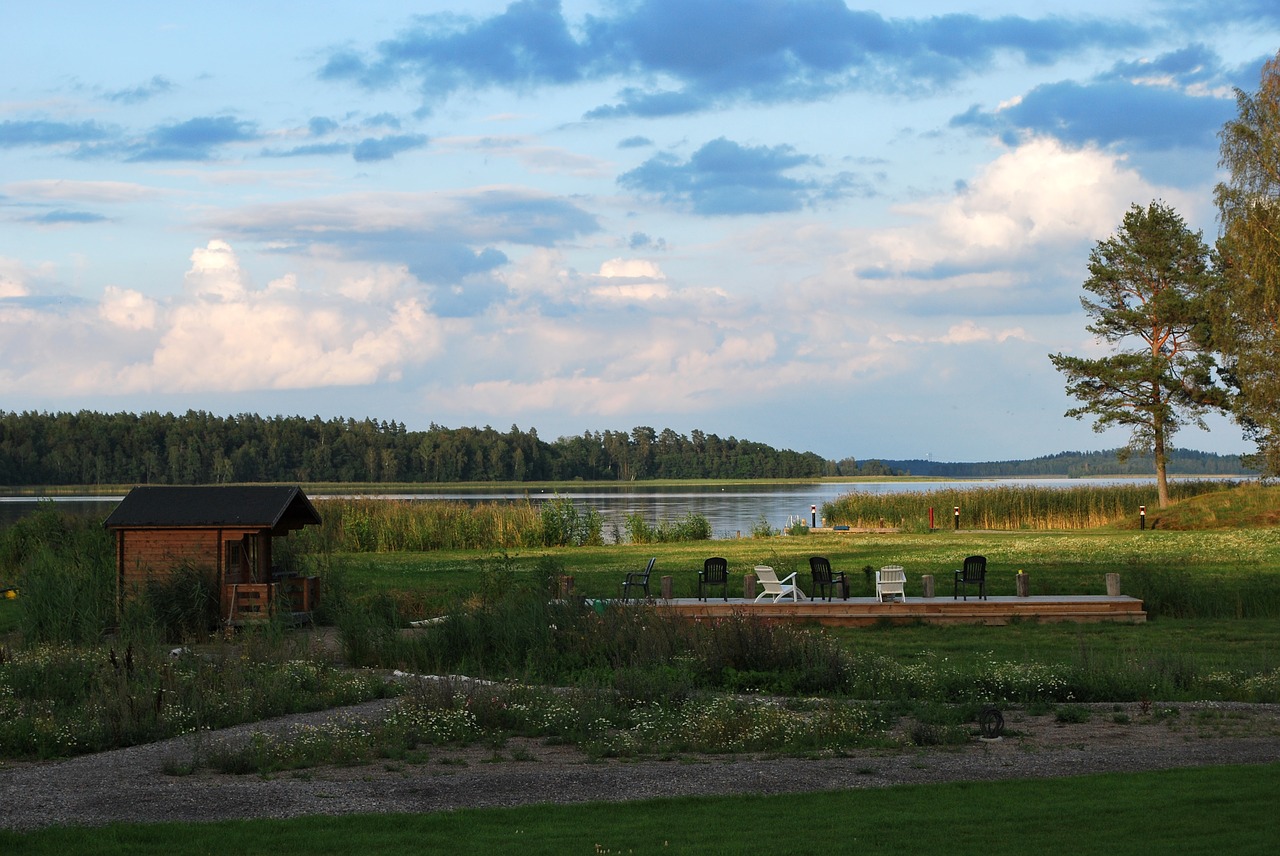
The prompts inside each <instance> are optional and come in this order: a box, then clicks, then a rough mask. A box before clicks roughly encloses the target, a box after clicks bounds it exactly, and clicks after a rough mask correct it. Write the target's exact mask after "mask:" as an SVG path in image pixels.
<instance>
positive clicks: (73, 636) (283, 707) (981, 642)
mask: <svg viewBox="0 0 1280 856" xmlns="http://www.w3.org/2000/svg"><path fill="white" fill-rule="evenodd" d="M1277 499H1278V497H1277V493H1276V492H1275V491H1274V490H1272V489H1269V488H1257V487H1234V488H1231V489H1227V490H1218V491H1215V492H1204V493H1201V494H1199V495H1197V496H1192V497H1188V498H1186V499H1184V500H1183V501H1182V502H1180V503H1178V505H1177V506H1175V507H1174V508H1171V509H1168V510H1166V511H1163V512H1161V513H1160V514H1159V515H1153V516H1152V517H1153V520H1152V523H1153V526H1152V527H1151V528H1148V529H1145V530H1139V529H1137V528H1136V527H1135V526H1134V525H1133V521H1131V520H1111V521H1110V522H1108V523H1107V524H1106V525H1102V526H1094V527H1092V528H1063V529H1050V530H1044V529H1039V528H1036V527H1026V528H1023V529H1018V530H994V529H984V530H972V529H963V530H959V531H955V530H951V529H945V528H942V529H938V530H935V531H924V532H915V531H910V532H896V533H882V532H876V533H866V532H855V531H850V532H838V533H837V532H809V531H808V530H800V531H793V532H792V534H787V535H781V534H773V533H770V534H769V535H768V536H765V537H752V538H739V539H733V540H724V541H708V540H705V539H703V538H701V537H699V536H696V535H695V536H694V538H695V539H694V540H662V539H659V538H645V539H642V540H645V541H647V542H646V543H638V544H637V543H624V544H607V545H606V544H602V543H600V542H599V541H598V539H597V538H596V537H595V534H594V533H595V532H596V530H595V529H594V528H593V525H592V522H591V517H590V514H589V513H588V512H582V511H580V510H578V509H575V508H571V507H565V506H564V505H561V506H559V507H558V508H556V510H555V515H556V519H555V520H552V521H550V522H551V523H552V524H553V525H554V527H557V528H555V529H554V531H555V532H557V533H559V534H558V535H557V537H556V538H547V537H545V535H546V532H547V531H548V529H547V523H548V521H547V520H546V519H543V513H542V512H540V513H539V514H537V515H534V516H533V517H525V518H523V519H524V520H525V523H524V524H522V525H524V526H526V529H523V530H522V529H519V528H502V531H504V532H508V533H510V532H522V533H524V534H521V535H520V536H519V538H514V539H513V540H511V541H510V542H508V543H505V544H503V545H501V546H493V545H488V546H483V547H476V546H466V545H462V546H457V545H455V546H452V547H448V548H438V549H429V550H428V549H416V550H408V549H403V548H396V549H391V547H393V546H395V543H394V539H392V538H389V537H388V536H387V535H385V534H379V532H380V530H381V528H385V529H386V531H387V532H390V531H394V530H399V529H403V530H405V531H410V530H413V531H427V530H428V529H429V528H430V527H427V526H426V525H425V524H424V523H422V522H419V523H415V524H413V526H410V525H409V523H408V522H406V515H412V514H421V513H422V510H421V508H420V507H415V508H413V509H409V508H405V507H399V506H400V504H393V506H392V507H391V508H381V507H380V506H378V505H370V504H367V503H366V504H360V505H358V506H355V507H351V508H348V507H343V509H342V511H341V512H340V513H338V514H330V513H329V511H328V510H325V511H322V514H324V515H325V516H326V526H328V527H331V528H330V529H328V531H326V532H324V533H318V536H314V537H312V539H311V540H308V539H305V538H290V539H289V540H288V541H287V542H285V544H287V548H285V547H284V545H283V544H282V556H283V557H284V559H285V560H287V561H289V562H291V563H296V565H297V566H299V567H301V568H303V569H305V570H306V571H307V572H311V573H317V574H318V575H320V577H321V579H322V581H323V585H324V592H323V603H324V607H323V609H322V610H321V611H320V613H319V614H318V615H317V619H318V620H319V621H320V622H321V623H322V625H324V628H328V629H327V630H326V629H324V628H322V629H321V631H320V632H323V633H327V634H331V635H332V637H333V638H334V639H335V640H336V645H335V647H334V648H333V649H332V650H334V651H336V656H335V655H334V654H332V653H326V652H324V651H322V650H320V649H317V648H315V647H314V646H311V645H310V644H308V641H307V640H308V634H307V633H302V632H299V631H295V630H290V629H289V628H287V627H286V626H284V625H283V624H281V623H279V622H276V623H272V624H268V625H265V626H262V627H258V628H252V629H248V630H245V631H242V632H241V633H240V635H239V636H238V637H237V638H235V639H234V640H230V641H228V640H227V639H226V638H225V637H224V636H223V635H222V634H221V633H218V632H215V631H216V626H215V625H214V624H211V622H210V617H209V607H210V598H213V602H214V603H216V593H211V592H209V591H207V590H206V588H202V586H204V587H207V586H208V581H207V580H203V581H202V579H201V577H200V575H199V574H198V573H194V572H193V573H191V574H189V575H185V576H184V575H179V576H178V577H176V578H175V579H174V580H171V581H170V582H169V583H167V584H165V585H163V586H157V587H156V589H155V590H154V591H149V592H147V593H146V596H144V597H141V598H138V599H137V600H135V601H132V602H131V605H130V607H129V608H128V609H126V610H125V612H124V613H123V614H117V613H116V612H115V610H114V607H113V606H112V605H111V602H110V598H111V580H112V578H113V573H114V570H113V568H112V566H111V562H110V543H109V540H107V539H105V536H104V535H103V533H102V531H101V528H100V527H94V526H87V527H86V526H84V525H82V524H77V523H75V522H74V521H69V520H65V519H61V518H59V517H58V516H57V515H56V514H55V513H53V512H48V513H44V514H41V515H37V516H36V518H34V519H33V520H32V521H31V522H29V523H26V524H23V525H19V526H15V527H12V528H11V529H10V530H6V531H5V532H4V533H0V562H3V563H4V566H5V567H8V568H19V569H21V570H20V573H19V575H18V577H17V583H18V585H19V590H20V596H19V597H18V598H17V599H16V600H0V633H3V634H4V642H3V644H0V723H3V725H0V758H6V757H7V758H21V759H29V758H57V757H66V756H68V755H73V754H77V753H80V752H85V751H98V750H100V749H104V748H110V747H112V746H122V745H130V744H132V743H137V742H144V741H148V740H153V739H157V738H159V737H164V736H174V735H178V734H184V733H191V732H194V731H199V730H203V729H208V728H215V727H221V726H223V725H228V724H232V723H235V722H246V721H253V720H255V719H257V718H261V717H265V716H271V715H276V714H279V713H282V712H289V711H291V710H308V709H318V708H322V707H325V706H330V705H337V704H347V703H351V702H353V701H357V700H362V699H367V698H375V697H379V696H380V695H385V694H387V693H398V692H401V690H400V689H399V688H397V687H394V686H393V685H390V684H388V683H387V682H385V681H383V680H381V679H380V677H378V676H380V675H381V674H382V673H383V671H382V670H387V669H404V670H406V671H415V672H430V673H451V674H467V675H472V676H475V677H487V678H494V679H500V680H502V681H503V682H504V683H503V684H502V685H501V686H502V689H501V690H500V691H494V692H487V693H485V694H484V697H483V698H479V697H474V696H473V694H470V693H469V692H468V691H467V690H466V688H465V687H462V686H454V685H442V687H440V688H438V690H437V691H434V692H412V693H408V694H406V695H404V697H403V698H402V699H401V701H400V703H399V706H398V713H397V715H396V716H394V717H392V718H391V719H389V720H388V723H387V724H386V725H385V727H384V728H383V729H380V730H375V731H374V732H373V733H371V734H369V735H368V736H367V737H361V738H360V739H356V735H354V734H353V733H350V732H342V731H338V732H333V733H325V734H311V735H308V737H307V738H306V739H298V740H295V741H286V742H284V743H281V744H271V745H267V744H258V745H256V746H254V747H253V749H252V751H249V752H246V753H241V754H235V753H232V754H230V755H226V756H220V757H212V756H210V757H205V758H201V759H198V760H197V762H196V765H195V766H196V767H199V766H205V767H208V768H210V769H216V770H221V771H224V772H236V773H257V774H261V775H270V774H274V773H276V772H278V771H281V770H288V769H298V768H301V767H306V766H309V765H312V764H316V763H325V762H329V761H332V759H333V758H334V757H337V754H338V752H339V749H341V752H342V753H344V757H347V758H348V759H349V761H350V762H351V763H378V762H380V761H383V760H385V759H404V758H406V757H410V758H411V757H413V756H414V754H415V753H418V752H421V751H423V749H424V748H425V747H430V746H436V745H442V744H444V745H455V744H456V745H467V744H470V743H474V742H478V741H479V742H484V743H485V744H492V745H501V744H502V742H503V741H504V740H506V739H509V738H511V737H513V736H521V737H533V738H537V739H543V740H551V741H556V742H560V743H568V744H572V745H576V746H579V747H580V748H581V749H582V750H583V751H584V752H586V753H587V755H588V756H590V757H601V758H604V757H636V758H641V757H672V756H674V757H679V756H680V755H681V754H684V753H707V752H710V753H733V752H741V751H749V750H752V749H760V748H762V747H767V748H769V749H770V750H772V751H782V752H787V753H797V754H806V753H812V752H830V751H841V750H843V749H847V748H849V747H854V746H880V745H888V738H887V734H888V733H889V730H890V727H891V726H892V725H893V724H894V723H898V722H900V721H901V720H902V719H903V718H904V717H907V718H910V719H911V720H912V721H914V722H915V723H917V727H915V728H913V729H911V730H910V731H909V732H908V733H909V735H910V737H909V740H910V741H913V742H915V743H916V744H917V745H935V744H937V743H948V742H965V741H968V740H971V739H972V738H973V734H974V729H975V725H974V723H975V719H976V715H977V712H978V711H979V710H980V709H982V708H983V707H986V706H990V705H995V706H998V707H1003V708H1013V707H1022V708H1026V709H1033V708H1034V709H1037V710H1040V711H1045V710H1048V711H1052V710H1055V709H1057V710H1060V711H1063V712H1064V713H1063V715H1069V713H1068V712H1069V711H1071V710H1073V709H1074V708H1075V706H1077V705H1079V704H1080V703H1083V702H1121V701H1138V700H1153V699H1155V700H1160V701H1162V702H1169V703H1176V702H1178V701H1185V700H1230V701H1250V702H1266V703H1276V702H1280V623H1277V622H1276V620H1275V619H1276V618H1280V537H1278V536H1277V534H1276V532H1275V530H1274V529H1271V528H1269V527H1268V526H1267V525H1265V524H1266V521H1267V520H1268V519H1269V517H1268V515H1270V514H1272V512H1271V509H1272V508H1273V507H1275V506H1276V505H1278V504H1280V503H1277ZM479 513H482V514H494V513H495V512H494V511H493V510H484V511H482V512H479ZM519 513H521V514H524V512H519ZM460 514H461V512H460V511H459V510H458V509H457V508H454V507H450V508H447V509H444V510H442V513H441V515H440V518H439V520H452V521H453V523H451V524H448V525H446V524H445V523H440V522H439V520H438V521H437V523H436V524H435V525H436V531H443V530H447V529H451V528H452V529H455V530H456V529H459V528H463V529H467V528H470V529H474V527H473V526H472V525H471V524H466V526H463V525H462V524H460V523H459V522H458V521H459V520H460V519H461V518H460V517H459V515H460ZM361 515H363V517H362V516H361ZM1126 516H1128V515H1126ZM361 520H363V521H364V522H363V523H361V522H360V521H361ZM388 521H396V522H395V523H394V525H393V524H392V523H390V522H388ZM1188 521H1192V522H1194V525H1195V526H1197V527H1199V528H1191V525H1190V524H1189V523H1188ZM339 524H340V525H339ZM646 528H647V529H648V530H649V531H650V532H654V531H661V530H662V529H663V527H662V526H661V522H657V523H647V524H646ZM674 529H675V527H668V531H674ZM693 529H694V530H696V529H697V527H696V526H695V527H693ZM641 531H643V530H641ZM530 532H537V533H538V534H537V536H536V537H535V536H533V535H530V534H529V533H530ZM504 537H505V536H504ZM548 542H554V543H548ZM972 553H981V554H984V555H986V556H987V557H988V560H989V578H990V588H991V591H992V593H993V594H1012V593H1013V590H1014V575H1015V574H1016V573H1017V572H1018V571H1019V570H1021V571H1024V572H1025V573H1027V574H1028V575H1029V576H1030V579H1031V589H1032V593H1033V594H1035V593H1056V594H1069V593H1102V592H1103V591H1104V585H1105V583H1104V578H1105V574H1107V573H1111V572H1114V573H1119V574H1120V575H1121V579H1122V588H1123V590H1124V592H1125V593H1126V594H1132V595H1134V596H1137V597H1140V598H1142V599H1143V600H1144V602H1145V603H1146V607H1147V609H1148V612H1149V615H1150V620H1149V622H1148V623H1147V624H1144V625H1137V626H1127V625H1126V626H1119V625H1079V626H1077V625H1056V624H1043V625H1041V624H1038V623H1034V622H1023V623H1021V624H1016V625H1011V626H1008V627H936V626H926V625H908V626H882V627H872V628H865V629H848V630H821V629H819V628H810V627H794V626H779V625H765V624H761V623H760V622H756V621H752V620H750V619H749V618H745V617H742V618H736V619H734V620H731V621H726V622H719V623H708V624H697V623H688V622H682V621H680V620H678V619H671V618H666V617H663V616H661V615H659V614H657V613H656V612H654V611H653V610H650V609H646V608H643V607H640V608H627V609H620V608H617V607H609V608H604V609H600V610H597V609H596V608H595V607H594V606H592V605H590V604H589V603H586V602H584V601H582V600H579V599H568V600H564V599H561V598H559V597H558V593H559V592H560V591H561V589H562V586H563V584H564V579H565V578H566V577H572V579H573V586H574V591H575V592H577V593H578V594H581V595H583V596H586V597H588V598H593V599H594V598H615V597H617V595H618V593H619V584H620V582H621V579H622V577H623V575H624V574H625V573H626V572H627V571H632V570H638V569H639V568H641V567H642V566H643V564H644V563H645V562H646V561H647V560H648V558H650V557H655V558H656V559H657V565H656V569H655V584H656V580H657V578H658V577H661V576H663V575H670V576H671V577H672V581H673V583H674V586H675V591H676V594H677V596H686V597H688V596H692V595H693V592H694V587H695V581H696V570H697V568H699V567H700V566H701V563H702V560H703V559H704V558H706V557H708V556H710V555H721V556H724V557H725V558H727V559H728V561H729V563H730V569H731V573H732V574H734V575H738V577H739V578H740V575H741V574H744V573H746V572H748V571H749V570H750V568H751V567H753V566H754V565H755V564H769V565H772V566H774V567H775V568H777V569H778V570H779V571H780V572H781V573H783V574H785V573H790V572H791V571H792V570H796V571H799V572H800V573H799V577H800V579H801V580H802V583H803V584H804V585H805V586H806V587H807V583H808V557H809V556H811V555H825V556H827V557H829V558H830V559H831V561H832V563H833V565H834V566H835V568H836V569H837V570H843V571H846V572H848V573H849V574H850V576H851V577H852V579H853V581H854V591H853V594H854V595H855V596H858V595H868V594H870V592H871V586H872V581H871V580H872V573H873V571H874V569H875V568H877V567H880V566H881V565H884V564H890V563H892V564H899V565H903V566H904V567H906V568H907V570H908V580H909V584H908V595H909V596H918V595H919V585H920V576H921V575H923V574H933V575H935V576H936V577H937V579H938V580H939V586H940V590H939V591H940V594H942V593H943V591H944V590H945V581H946V580H947V579H948V578H949V576H950V572H951V570H952V569H953V568H955V567H958V565H959V562H960V560H961V559H962V558H963V557H964V556H965V555H969V554H972ZM68 592H75V597H74V598H73V599H72V600H68V594H67V593H68ZM104 596H105V598H106V605H104V603H103V598H104ZM433 618H434V619H437V620H436V621H435V622H433V623H432V624H430V625H428V626H427V627H423V628H418V629H413V628H411V627H410V623H411V622H413V621H420V620H423V619H433ZM175 644H176V645H180V646H183V648H182V649H180V650H184V651H194V652H196V653H194V654H192V655H190V656H188V655H186V654H185V653H184V655H183V656H180V657H177V658H176V659H175V658H171V657H169V656H167V655H168V653H169V651H170V650H171V648H172V646H173V645H175ZM351 667H356V670H355V671H352V670H351ZM548 687H556V688H558V689H556V690H554V691H549V690H548V689H547V688H548ZM815 711H820V712H821V716H820V717H818V718H820V719H821V720H822V721H823V722H827V723H838V724H839V727H834V728H833V727H825V728H823V729H820V730H810V729H806V728H805V723H811V722H813V721H814V720H815V716H814V713H815ZM166 772H168V773H169V774H170V775H186V774H190V773H191V772H194V769H183V770H177V769H175V770H170V771H166ZM1198 774H1200V775H1206V776H1207V775H1209V773H1207V772H1202V773H1198ZM1189 775H1190V774H1189ZM1148 778H1149V777H1137V779H1138V780H1140V781H1143V782H1147V781H1148ZM1270 781H1274V780H1273V779H1272V780H1270ZM983 787H984V788H986V787H988V786H983ZM1140 787H1147V785H1146V784H1144V785H1141V786H1140ZM824 799H825V797H824ZM921 799H922V802H929V801H930V800H929V799H928V798H925V797H922V798H921ZM1068 801H1069V800H1068ZM577 810H581V811H587V809H565V810H564V811H568V812H572V811H577ZM630 810H631V809H628V811H630ZM557 811H560V810H557ZM677 814H678V813H677ZM35 840H36V839H35V838H32V839H30V841H31V842H34V841H35ZM51 840H52V839H51ZM690 840H692V839H690ZM815 840H816V839H815ZM806 843H808V842H807V841H806ZM691 846H692V845H691ZM780 846H781V845H780ZM784 849H785V848H784Z"/></svg>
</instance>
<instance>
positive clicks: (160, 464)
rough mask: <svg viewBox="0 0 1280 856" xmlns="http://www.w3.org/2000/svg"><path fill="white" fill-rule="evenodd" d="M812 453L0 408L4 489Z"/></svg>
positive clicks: (653, 468) (761, 469)
mask: <svg viewBox="0 0 1280 856" xmlns="http://www.w3.org/2000/svg"><path fill="white" fill-rule="evenodd" d="M833 467H834V464H831V463H829V462H827V461H824V460H823V459H822V458H821V457H820V456H818V455H816V454H814V453H812V452H794V451H791V450H788V449H774V448H773V447H771V446H767V445H765V444H763V443H754V442H751V441H748V440H738V439H737V438H735V437H728V438H721V437H718V436H716V435H715V434H705V433H703V432H701V431H694V432H692V433H691V435H690V436H688V437H686V436H684V435H682V434H677V433H676V432H675V431H672V430H670V429H665V430H663V431H660V432H659V431H654V429H652V428H649V427H645V426H640V427H637V428H634V429H632V430H631V431H629V432H628V431H603V432H599V431H597V432H585V433H583V434H581V435H578V436H574V437H561V438H559V439H557V440H556V441H555V442H553V443H548V442H545V441H543V440H542V439H540V438H539V437H538V434H537V432H536V431H533V430H529V431H521V430H520V429H519V428H518V427H516V426H514V425H513V426H511V429H510V430H509V431H507V432H501V431H497V430H495V429H493V428H491V427H488V426H485V427H484V428H445V427H442V426H439V425H431V426H430V427H429V428H428V429H427V430H426V431H409V430H408V429H407V428H406V427H405V425H404V424H402V423H397V422H395V421H394V420H393V421H391V422H387V421H385V420H384V421H379V420H374V419H363V420H355V419H340V418H335V419H330V420H321V419H320V418H318V417H312V418H310V419H306V418H303V417H301V416H274V417H263V416H259V415H257V414H252V413H242V414H237V415H235V416H229V417H220V416H216V415H214V414H212V413H206V412H204V411H195V410H192V411H188V412H187V413H185V414H182V415H178V416H175V415H174V414H172V413H164V414H161V413H155V412H148V413H141V414H133V413H116V414H102V413H94V412H91V411H80V412H78V413H54V414H49V413H36V412H24V413H10V412H5V411H0V484H10V485H65V484H85V485H102V484H223V483H228V482H259V481H269V482H310V483H346V484H353V483H368V484H389V483H423V482H433V483H446V482H448V483H453V482H498V481H503V482H532V481H566V482H567V481H575V480H587V481H614V480H619V481H632V480H635V479H670V478H679V479H691V478H732V479H743V478H775V479H785V478H817V477H820V476H822V475H825V474H827V472H828V470H830V469H832V468H833Z"/></svg>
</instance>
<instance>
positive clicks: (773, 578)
mask: <svg viewBox="0 0 1280 856" xmlns="http://www.w3.org/2000/svg"><path fill="white" fill-rule="evenodd" d="M756 580H757V581H759V583H760V585H762V586H764V591H762V592H760V594H758V595H756V602H759V601H761V600H763V599H764V598H766V597H771V598H773V602H774V603H777V602H778V601H780V600H782V599H783V598H784V597H786V596H787V595H790V596H791V602H792V603H795V602H797V601H801V600H804V599H805V596H804V592H802V591H800V586H798V585H796V575H795V572H792V573H790V574H787V576H786V577H784V578H782V579H778V575H777V573H776V572H775V571H774V570H773V568H771V567H769V566H768V565H756Z"/></svg>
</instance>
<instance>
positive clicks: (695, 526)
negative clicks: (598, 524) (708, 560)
mask: <svg viewBox="0 0 1280 856" xmlns="http://www.w3.org/2000/svg"><path fill="white" fill-rule="evenodd" d="M626 532H627V540H628V541H629V542H630V543H632V544H673V543H679V542H683V541H710V540H711V521H709V520H707V518H706V516H705V515H702V514H695V513H694V512H692V511H691V512H689V513H688V514H686V515H685V516H684V517H683V518H681V519H680V520H677V521H670V520H662V521H660V522H659V523H658V524H657V525H655V526H650V525H649V523H648V521H646V520H645V518H644V515H642V514H628V515H627V521H626Z"/></svg>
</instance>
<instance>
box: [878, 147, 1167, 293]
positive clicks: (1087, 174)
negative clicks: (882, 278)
mask: <svg viewBox="0 0 1280 856" xmlns="http://www.w3.org/2000/svg"><path fill="white" fill-rule="evenodd" d="M1171 195H1173V192H1172V191H1170V190H1168V189H1165V190H1164V192H1163V193H1162V192H1161V190H1160V189H1157V188H1154V187H1152V186H1151V185H1149V184H1148V183H1147V182H1146V181H1145V180H1143V178H1142V177H1141V175H1139V174H1138V172H1137V171H1136V170H1133V169H1130V168H1128V167H1126V166H1125V165H1124V162H1123V159H1121V158H1119V157H1117V156H1115V155H1112V154H1108V153H1106V152H1103V151H1101V150H1099V149H1096V148H1083V149H1069V148H1067V147H1065V146H1063V145H1062V144H1061V143H1059V142H1058V141H1056V140H1050V139H1037V140H1032V141H1030V142H1028V143H1026V144H1025V145H1021V146H1019V147H1017V148H1015V149H1012V150H1011V151H1008V152H1006V153H1005V154H1002V155H1001V156H1000V157H998V158H996V159H995V160H994V161H992V162H991V163H990V164H988V165H987V166H986V167H985V168H983V169H982V170H981V171H980V172H979V173H978V174H977V175H976V176H975V177H974V178H973V180H972V181H970V182H969V183H968V186H967V187H966V189H965V190H964V191H963V192H960V193H957V194H955V195H953V196H950V197H948V198H945V199H935V200H931V201H929V202H925V203H922V204H918V205H909V206H902V207H901V208H900V209H899V213H901V214H904V215H907V216H909V217H911V218H913V219H914V220H915V221H916V222H915V223H913V225H911V226H908V227H905V228H898V229H890V230H886V231H884V232H881V233H879V234H873V235H872V236H870V243H871V246H872V247H873V248H874V249H875V250H879V252H878V253H875V254H877V255H880V256H881V258H882V259H883V261H882V264H884V265H886V266H888V267H890V268H893V269H899V270H910V269H919V268H922V267H926V266H931V265H934V264H937V263H939V262H942V261H950V262H953V263H954V262H956V261H959V260H975V259H979V258H988V259H992V260H993V261H994V260H996V259H1000V260H1007V259H1009V258H1016V257H1020V256H1025V255H1026V254H1027V253H1029V252H1033V251H1035V252H1040V251H1043V250H1045V249H1046V248H1051V247H1054V246H1061V245H1074V244H1076V243H1077V242H1079V241H1081V240H1096V239H1099V238H1103V237H1106V236H1107V235H1109V234H1111V232H1113V231H1114V230H1115V228H1116V225H1117V224H1118V223H1119V222H1120V219H1121V218H1122V217H1123V215H1124V212H1125V210H1126V209H1127V208H1128V207H1129V205H1131V204H1132V203H1133V202H1134V201H1142V202H1146V201H1150V200H1151V199H1153V198H1157V197H1162V196H1163V198H1165V199H1169V197H1170V196H1171Z"/></svg>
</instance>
